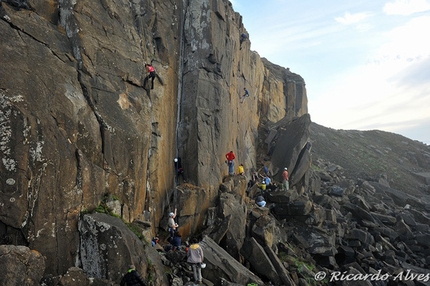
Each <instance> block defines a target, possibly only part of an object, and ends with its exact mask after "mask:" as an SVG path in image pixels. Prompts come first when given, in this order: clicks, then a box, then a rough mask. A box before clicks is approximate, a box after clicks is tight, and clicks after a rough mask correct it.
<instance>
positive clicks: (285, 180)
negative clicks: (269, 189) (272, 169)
mask: <svg viewBox="0 0 430 286" xmlns="http://www.w3.org/2000/svg"><path fill="white" fill-rule="evenodd" d="M282 179H283V181H282V186H283V188H285V189H286V190H287V191H288V190H289V189H290V176H289V174H288V169H287V168H284V171H283V172H282Z"/></svg>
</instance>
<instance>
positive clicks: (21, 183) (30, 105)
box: [0, 0, 310, 275]
mask: <svg viewBox="0 0 430 286" xmlns="http://www.w3.org/2000/svg"><path fill="white" fill-rule="evenodd" d="M0 18H1V21H0V26H1V27H0V38H1V39H2V43H1V45H0V53H1V58H2V64H1V67H0V106H1V110H0V123H1V124H0V136H1V144H0V146H1V149H0V154H1V158H2V162H1V164H0V178H1V179H0V201H1V205H0V237H1V239H2V244H15V245H25V246H28V247H29V248H30V249H35V250H37V251H38V252H40V253H41V254H42V255H43V256H44V257H46V258H47V260H46V271H45V272H46V273H48V274H53V275H58V274H64V273H66V272H67V270H68V269H69V268H70V267H71V266H79V265H82V263H83V262H82V261H81V259H82V257H81V256H80V254H79V251H80V250H79V249H80V246H79V244H80V230H79V228H78V222H79V221H81V220H82V214H83V213H87V212H92V211H93V210H95V209H96V208H97V207H98V206H100V204H101V203H102V202H103V201H104V199H105V198H106V197H110V198H115V200H116V201H118V202H120V204H119V206H118V207H117V213H118V214H119V216H120V217H121V218H122V219H124V220H125V221H126V222H131V221H133V220H134V219H136V218H139V217H143V218H144V220H146V221H148V222H149V223H150V229H151V232H152V233H151V234H155V233H157V231H158V227H159V226H160V223H162V221H163V219H165V217H164V216H165V214H166V211H167V209H168V208H169V207H171V204H172V203H181V201H180V200H179V202H178V200H177V199H172V198H173V197H176V196H175V194H176V193H177V192H178V191H175V190H176V182H175V169H174V165H173V158H175V157H176V156H180V157H181V158H182V163H183V166H184V169H185V173H186V176H187V180H188V182H189V183H191V184H193V185H195V186H196V189H195V190H198V189H199V188H201V190H204V195H200V196H198V198H199V199H198V200H196V199H195V198H194V197H188V198H185V197H183V198H181V199H182V202H189V201H190V200H192V199H193V200H194V201H195V204H199V208H198V209H193V208H191V207H189V209H188V216H189V220H187V225H188V226H187V227H188V229H189V230H190V231H191V230H192V229H191V225H196V224H198V223H200V222H202V220H203V216H204V214H205V213H206V212H207V211H208V209H209V208H210V207H211V205H212V204H213V202H214V200H216V198H217V196H218V188H219V185H220V184H221V182H222V180H223V177H224V176H225V175H227V168H226V165H225V163H224V160H225V157H224V154H225V153H227V152H228V151H229V150H233V151H234V152H235V153H236V155H237V160H236V162H238V163H243V164H244V165H245V166H247V170H250V169H251V168H252V167H257V165H258V162H257V161H258V160H259V158H258V156H257V152H258V148H259V146H260V147H261V140H265V139H266V138H265V137H263V138H262V137H261V136H259V135H260V133H261V130H262V129H261V126H262V125H265V124H267V123H270V124H275V123H276V122H278V121H280V120H281V119H283V120H285V123H286V124H289V122H292V121H293V119H295V118H301V117H303V116H304V117H303V118H304V119H301V120H302V121H303V122H304V123H303V125H302V127H303V128H304V129H303V130H304V131H303V132H302V133H300V134H301V135H303V136H301V137H300V138H298V142H299V143H296V142H297V141H295V142H292V143H291V144H292V146H283V147H282V148H285V149H288V150H292V151H291V152H290V153H289V154H288V155H287V157H286V158H288V161H287V160H286V159H282V158H280V159H279V160H278V161H277V162H276V163H275V166H273V167H274V168H280V167H283V166H284V165H286V164H287V163H288V164H294V166H293V165H291V167H292V168H293V169H294V168H295V167H296V166H295V165H297V172H298V174H299V173H300V175H298V176H296V178H295V179H296V180H297V182H298V183H299V182H301V184H302V185H306V184H307V182H305V181H303V180H302V176H303V174H305V173H306V168H305V169H303V168H304V167H303V166H306V165H301V164H296V162H298V160H297V158H301V156H302V155H303V153H306V148H307V147H306V142H307V137H306V136H307V134H308V133H307V132H306V129H307V128H308V124H309V122H310V120H309V116H308V115H307V98H306V89H305V83H304V80H303V79H302V78H301V77H300V76H299V75H296V74H294V73H292V72H290V71H289V70H288V69H285V68H281V67H279V66H276V65H274V64H272V63H270V62H268V61H267V60H265V59H262V58H260V57H259V55H258V54H257V53H256V52H253V51H251V50H250V42H249V41H246V42H244V43H243V45H242V49H240V48H239V45H240V44H239V35H240V34H241V33H243V32H245V33H246V29H245V27H244V26H243V24H242V21H241V20H242V19H241V16H240V15H239V14H238V13H236V12H234V11H233V9H232V6H231V3H230V2H229V1H221V0H218V1H216V0H213V1H209V0H199V1H177V2H172V1H161V0H155V1H123V0H101V1H84V0H59V1H33V0H19V1H17V0H6V1H1V2H0ZM250 38H251V39H252V35H250ZM145 63H151V64H152V65H153V66H154V67H155V69H156V72H157V78H156V80H155V84H154V88H153V89H151V88H150V86H149V85H148V82H145V77H146V71H145V67H144V64H145ZM244 88H247V89H248V90H249V93H250V96H249V97H248V98H246V99H245V101H244V102H243V103H240V99H239V97H240V96H241V95H242V94H243V89H244ZM302 121H301V122H302ZM302 149H303V150H304V151H302ZM275 152H277V153H276V154H284V153H283V151H282V150H278V151H276V150H275ZM291 162H294V163H291ZM276 165H277V166H276ZM182 205H185V203H182Z"/></svg>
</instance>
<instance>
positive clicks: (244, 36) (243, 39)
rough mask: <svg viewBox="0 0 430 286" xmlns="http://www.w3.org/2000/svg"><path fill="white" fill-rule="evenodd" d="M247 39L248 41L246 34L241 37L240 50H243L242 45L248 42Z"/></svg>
mask: <svg viewBox="0 0 430 286" xmlns="http://www.w3.org/2000/svg"><path fill="white" fill-rule="evenodd" d="M246 39H248V35H247V34H245V33H242V34H241V35H240V50H241V49H242V43H243V42H244V41H246Z"/></svg>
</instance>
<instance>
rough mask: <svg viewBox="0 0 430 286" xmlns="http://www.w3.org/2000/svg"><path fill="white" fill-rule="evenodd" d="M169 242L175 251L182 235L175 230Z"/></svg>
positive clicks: (180, 242)
mask: <svg viewBox="0 0 430 286" xmlns="http://www.w3.org/2000/svg"><path fill="white" fill-rule="evenodd" d="M170 244H171V245H172V246H173V251H176V250H178V248H179V247H181V245H182V237H181V235H180V234H179V232H178V231H175V235H174V236H173V238H172V240H171V241H170Z"/></svg>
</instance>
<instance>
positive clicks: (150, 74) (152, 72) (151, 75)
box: [143, 64, 155, 89]
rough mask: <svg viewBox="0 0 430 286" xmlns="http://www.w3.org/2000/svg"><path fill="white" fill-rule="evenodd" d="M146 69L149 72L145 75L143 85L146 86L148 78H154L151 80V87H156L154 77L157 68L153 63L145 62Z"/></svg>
mask: <svg viewBox="0 0 430 286" xmlns="http://www.w3.org/2000/svg"><path fill="white" fill-rule="evenodd" d="M145 68H146V71H147V72H148V75H147V76H146V77H145V79H144V81H143V86H144V88H146V84H147V82H148V79H152V81H151V89H154V79H155V68H154V67H153V66H152V65H151V64H145Z"/></svg>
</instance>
